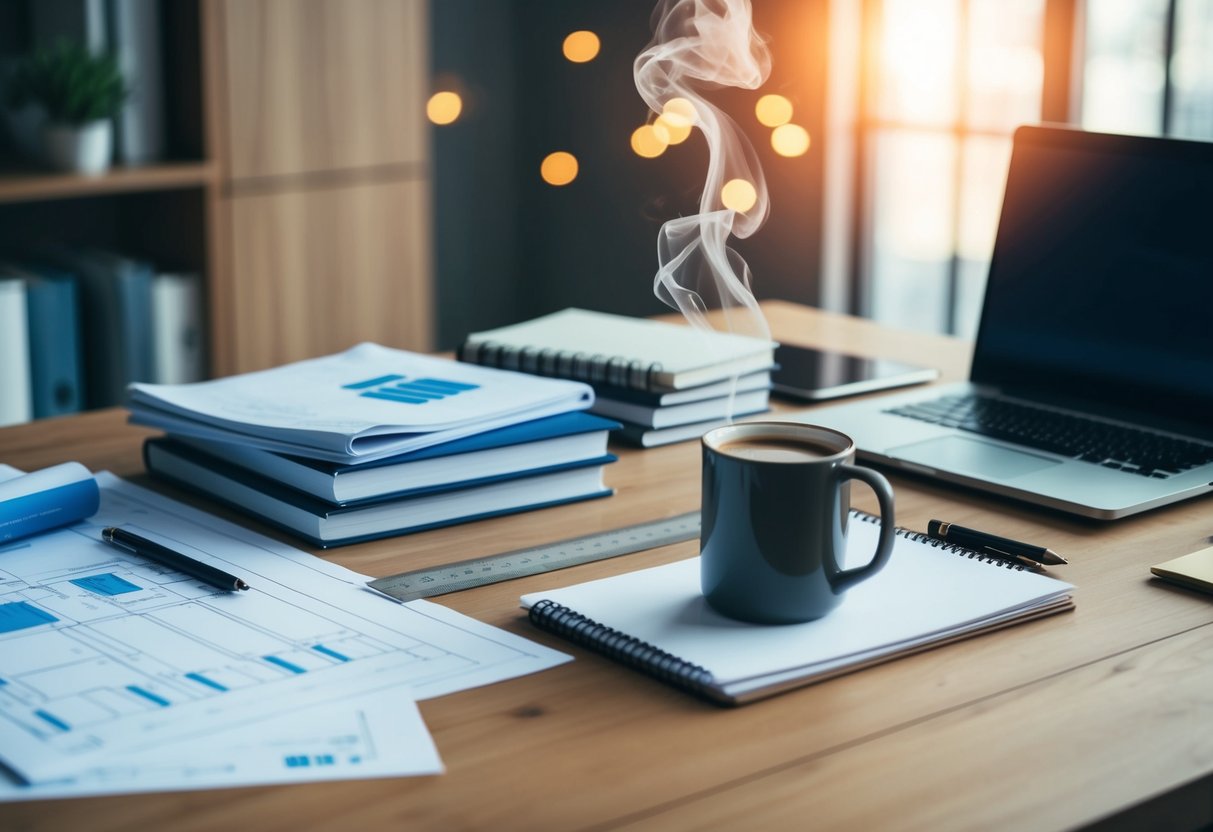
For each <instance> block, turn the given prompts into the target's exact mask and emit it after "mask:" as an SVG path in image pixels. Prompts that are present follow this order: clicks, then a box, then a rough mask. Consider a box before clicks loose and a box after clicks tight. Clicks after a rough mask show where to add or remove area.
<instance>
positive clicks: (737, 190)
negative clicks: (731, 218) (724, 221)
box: [720, 179, 758, 214]
mask: <svg viewBox="0 0 1213 832" xmlns="http://www.w3.org/2000/svg"><path fill="white" fill-rule="evenodd" d="M720 201H721V202H722V203H724V207H725V208H731V209H732V210H734V211H736V212H737V213H739V214H744V213H745V212H746V211H748V210H750V209H751V208H753V207H754V203H756V202H758V191H756V190H754V185H753V184H752V183H750V182H747V181H746V180H744V179H730V180H729V181H728V182H725V183H724V187H723V188H721V189H720Z"/></svg>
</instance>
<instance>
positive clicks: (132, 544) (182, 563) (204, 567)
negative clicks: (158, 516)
mask: <svg viewBox="0 0 1213 832" xmlns="http://www.w3.org/2000/svg"><path fill="white" fill-rule="evenodd" d="M101 539H102V540H104V541H105V542H106V543H109V544H110V545H112V546H117V547H118V548H119V549H122V550H124V551H127V552H130V553H132V554H135V555H138V556H139V557H141V558H147V559H148V560H152V561H155V562H156V563H159V564H161V565H163V566H167V567H169V568H171V569H176V570H177V571H178V572H181V573H183V574H185V575H189V576H190V577H191V578H197V579H198V580H200V581H202V582H203V583H204V584H209V585H211V586H213V587H215V588H216V589H223V590H226V591H228V592H235V591H236V590H244V589H248V588H249V586H248V584H246V583H245V582H244V581H242V580H240V579H239V578H237V577H236V576H235V575H229V574H228V573H226V572H224V571H223V570H222V569H216V568H215V567H213V566H211V565H209V564H206V563H202V562H201V561H197V560H194V559H193V558H191V557H190V556H188V555H183V554H181V553H180V552H174V551H173V550H172V549H170V548H168V547H167V546H164V545H162V544H160V543H157V542H156V541H154V540H148V539H147V538H146V537H143V536H141V535H137V534H135V533H134V532H128V531H127V530H126V529H119V528H116V527H114V526H107V527H106V528H104V529H102V530H101Z"/></svg>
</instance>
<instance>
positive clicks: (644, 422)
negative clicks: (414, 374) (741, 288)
mask: <svg viewBox="0 0 1213 832" xmlns="http://www.w3.org/2000/svg"><path fill="white" fill-rule="evenodd" d="M776 346H777V345H776V344H775V343H773V342H771V341H769V340H766V339H762V338H752V337H749V336H744V335H734V334H730V333H722V332H708V331H704V330H701V329H695V328H692V327H688V326H680V325H677V324H668V323H662V322H660V321H651V320H645V319H639V318H628V317H624V316H620V315H610V314H606V313H603V312H588V311H586V310H583V309H565V310H563V311H561V312H556V313H553V314H551V315H545V316H544V317H542V318H536V319H535V320H532V321H526V322H525V323H521V324H515V325H513V326H507V327H502V328H500V329H494V330H489V331H487V332H478V333H474V334H472V335H469V336H468V338H467V340H465V341H464V343H463V345H462V346H461V347H460V348H459V358H460V360H461V361H466V362H469V363H473V364H481V365H485V366H492V367H501V368H504V369H508V370H519V371H522V372H525V373H531V374H534V375H539V376H551V377H557V378H566V379H577V380H579V381H583V382H586V383H588V384H590V385H592V386H593V388H594V392H595V400H594V404H593V407H592V408H591V411H592V412H593V413H597V414H599V415H601V416H606V417H609V418H612V419H618V420H619V421H620V422H622V423H623V424H622V426H621V427H620V429H619V431H618V435H619V436H620V438H622V439H624V440H626V441H628V442H630V443H632V444H634V445H639V446H641V447H646V448H647V447H653V446H655V445H665V444H668V443H670V442H681V441H683V440H687V439H698V438H699V437H700V436H702V435H703V434H704V433H705V432H706V431H708V430H709V429H711V428H713V427H715V426H717V425H720V424H724V423H725V422H727V421H729V420H731V419H734V418H737V417H740V416H748V415H751V414H754V413H761V412H763V411H765V410H766V409H767V406H768V399H769V395H770V388H771V369H772V368H773V366H774V354H775V347H776Z"/></svg>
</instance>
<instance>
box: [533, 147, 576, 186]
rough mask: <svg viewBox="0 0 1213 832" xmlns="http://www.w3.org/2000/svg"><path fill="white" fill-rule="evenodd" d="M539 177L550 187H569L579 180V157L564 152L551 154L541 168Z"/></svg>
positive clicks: (558, 151)
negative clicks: (571, 183) (568, 185)
mask: <svg viewBox="0 0 1213 832" xmlns="http://www.w3.org/2000/svg"><path fill="white" fill-rule="evenodd" d="M539 175H540V176H542V177H543V181H544V182H547V183H548V184H549V185H567V184H569V183H570V182H572V181H573V180H574V179H576V178H577V157H576V156H574V155H573V154H572V153H565V152H564V151H563V150H557V151H556V152H555V153H549V154H548V155H547V156H546V157H545V158H544V160H543V164H541V165H540V166H539Z"/></svg>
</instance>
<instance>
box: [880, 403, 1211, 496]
mask: <svg viewBox="0 0 1213 832" xmlns="http://www.w3.org/2000/svg"><path fill="white" fill-rule="evenodd" d="M885 412H887V413H893V414H896V415H898V416H908V417H909V418H911V419H918V420H920V421H923V422H931V423H932V424H936V425H944V426H946V427H952V428H959V429H960V430H964V431H969V432H971V433H978V434H981V435H982V436H989V437H991V438H994V439H1003V440H1006V441H1009V442H1014V443H1016V444H1019V445H1024V446H1027V447H1030V448H1036V449H1038V450H1042V451H1049V452H1051V453H1055V454H1058V455H1059V456H1067V457H1073V458H1075V459H1081V460H1085V461H1086V462H1094V463H1097V464H1099V465H1103V466H1104V467H1106V468H1117V469H1119V470H1121V471H1126V472H1128V473H1130V474H1139V475H1141V476H1143V477H1153V478H1156V479H1166V478H1167V477H1170V476H1174V475H1175V474H1178V473H1181V472H1183V471H1187V470H1188V469H1190V468H1195V467H1197V466H1198V465H1204V464H1205V463H1207V462H1210V461H1213V446H1210V445H1204V444H1201V443H1199V442H1191V441H1188V440H1185V439H1177V438H1175V437H1171V436H1166V435H1162V434H1157V433H1152V432H1150V431H1147V430H1139V429H1137V428H1129V427H1123V426H1121V425H1113V424H1109V423H1107V422H1100V421H1098V420H1095V419H1087V418H1084V417H1082V416H1076V415H1072V414H1068V413H1058V412H1056V411H1053V410H1045V409H1044V408H1039V407H1032V406H1031V405H1026V404H1019V403H1018V402H1008V401H1005V400H1003V399H994V398H989V397H986V396H978V395H972V394H970V395H964V396H943V397H940V398H938V399H932V400H930V401H925V402H915V403H913V404H908V405H903V406H901V407H895V408H892V409H890V410H887V411H885Z"/></svg>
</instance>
